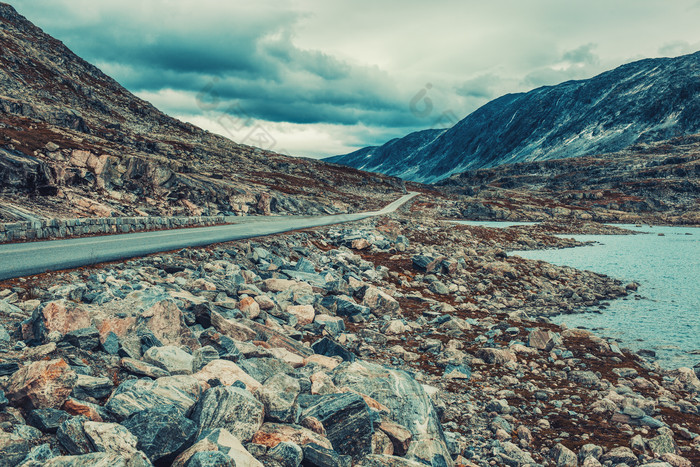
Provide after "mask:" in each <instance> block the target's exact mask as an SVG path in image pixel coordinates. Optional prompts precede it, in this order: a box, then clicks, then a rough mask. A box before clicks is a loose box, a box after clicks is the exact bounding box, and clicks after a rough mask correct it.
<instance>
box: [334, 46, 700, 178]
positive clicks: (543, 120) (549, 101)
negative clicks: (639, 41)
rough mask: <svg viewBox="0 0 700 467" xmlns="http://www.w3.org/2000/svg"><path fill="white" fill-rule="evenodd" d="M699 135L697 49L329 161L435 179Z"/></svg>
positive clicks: (498, 103) (545, 90)
mask: <svg viewBox="0 0 700 467" xmlns="http://www.w3.org/2000/svg"><path fill="white" fill-rule="evenodd" d="M697 132H700V52H698V53H695V54H692V55H686V56H682V57H677V58H661V59H648V60H641V61H638V62H634V63H629V64H626V65H623V66H621V67H619V68H616V69H614V70H612V71H608V72H606V73H603V74H601V75H599V76H596V77H594V78H591V79H588V80H582V81H568V82H565V83H562V84H559V85H557V86H548V87H542V88H538V89H535V90H533V91H530V92H528V93H522V94H508V95H505V96H503V97H500V98H498V99H496V100H494V101H491V102H489V103H488V104H486V105H484V106H483V107H481V108H480V109H478V110H476V111H475V112H474V113H472V114H470V115H469V116H467V117H466V118H465V119H463V120H462V121H460V122H459V123H457V124H456V125H455V126H454V127H452V128H451V129H449V130H447V131H446V132H444V133H442V134H439V135H436V137H435V138H434V140H432V141H430V142H429V143H428V144H425V142H424V141H419V140H418V139H417V138H416V133H414V134H412V135H409V136H407V137H405V138H403V139H400V140H393V141H390V142H389V143H387V144H386V145H384V146H382V147H380V148H365V149H361V150H360V151H357V152H355V153H351V154H348V155H345V156H336V157H335V158H332V159H331V160H332V161H333V162H337V163H341V164H347V165H349V166H352V167H366V168H367V169H371V170H376V171H377V172H381V173H386V174H390V175H396V176H399V177H405V178H406V179H409V180H416V181H421V182H434V181H437V180H440V179H443V178H445V177H447V176H449V175H451V174H454V173H459V172H464V171H466V170H471V169H479V168H487V167H494V166H497V165H501V164H506V163H516V162H524V161H540V160H548V159H559V158H567V157H578V156H585V155H594V154H602V153H608V152H614V151H619V150H621V149H624V148H626V147H628V146H630V145H632V144H634V143H637V142H640V143H648V142H653V141H660V140H665V139H669V138H673V137H677V136H682V135H687V134H693V133H697ZM397 148H401V149H400V150H397ZM368 154H371V155H370V156H368ZM406 154H409V155H410V157H409V158H408V159H405V157H406ZM360 155H362V156H363V157H358V156H360ZM402 160H405V162H406V163H404V164H402V163H401V162H402Z"/></svg>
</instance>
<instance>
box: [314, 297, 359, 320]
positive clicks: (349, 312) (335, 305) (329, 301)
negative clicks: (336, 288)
mask: <svg viewBox="0 0 700 467" xmlns="http://www.w3.org/2000/svg"><path fill="white" fill-rule="evenodd" d="M321 305H322V306H323V307H324V308H326V309H328V310H330V311H331V312H333V313H335V314H336V315H338V316H347V317H350V318H352V317H359V318H361V317H365V318H367V317H369V315H370V309H369V307H367V306H364V305H359V304H357V303H355V302H354V301H353V300H351V299H349V297H347V298H343V297H341V296H336V295H327V296H325V297H323V300H321Z"/></svg>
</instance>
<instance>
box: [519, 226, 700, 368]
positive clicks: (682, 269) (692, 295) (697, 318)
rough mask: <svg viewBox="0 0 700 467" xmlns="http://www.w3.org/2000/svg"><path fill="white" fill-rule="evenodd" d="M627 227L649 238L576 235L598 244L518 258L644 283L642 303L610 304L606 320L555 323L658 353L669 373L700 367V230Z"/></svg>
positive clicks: (591, 316) (590, 316)
mask: <svg viewBox="0 0 700 467" xmlns="http://www.w3.org/2000/svg"><path fill="white" fill-rule="evenodd" d="M622 227H625V228H628V229H630V230H637V231H642V232H649V233H648V234H647V235H574V236H573V237H574V238H576V239H577V240H581V241H588V240H593V241H596V242H599V244H596V245H593V246H585V247H578V248H568V249H563V250H544V251H542V250H540V251H523V252H514V253H513V254H517V255H519V256H521V257H523V258H530V259H540V260H544V261H547V262H550V263H553V264H558V265H566V266H571V267H574V268H577V269H588V270H590V271H595V272H598V273H603V274H607V275H609V276H611V277H615V278H617V279H620V280H622V281H625V283H627V282H632V281H634V282H637V283H639V284H640V287H639V290H638V291H637V294H639V295H641V296H643V297H644V298H643V299H642V300H635V299H634V298H632V296H630V297H629V298H626V299H620V300H614V301H612V302H610V307H609V308H607V309H604V310H602V313H601V314H597V313H584V314H577V315H562V316H558V317H556V318H554V321H555V322H556V323H559V324H561V323H564V324H566V325H567V326H569V327H582V328H586V329H589V330H593V331H594V332H595V333H596V334H599V335H602V336H605V337H612V338H614V339H617V340H618V341H619V342H620V343H621V345H622V346H623V347H627V348H630V349H632V350H635V351H636V350H639V349H651V350H654V351H655V352H656V355H657V358H658V359H659V363H660V364H661V365H663V366H664V367H667V368H677V367H679V366H689V367H692V366H693V365H695V364H697V363H698V362H700V355H693V354H691V352H693V351H695V352H698V351H700V229H697V228H692V227H648V226H644V227H635V226H622ZM659 233H663V234H664V236H659V235H658V234H659ZM688 234H690V235H688ZM569 236H570V235H569Z"/></svg>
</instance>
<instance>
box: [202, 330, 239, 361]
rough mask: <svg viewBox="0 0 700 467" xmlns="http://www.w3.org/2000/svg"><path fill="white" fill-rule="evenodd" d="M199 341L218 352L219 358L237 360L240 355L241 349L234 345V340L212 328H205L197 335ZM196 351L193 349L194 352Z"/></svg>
mask: <svg viewBox="0 0 700 467" xmlns="http://www.w3.org/2000/svg"><path fill="white" fill-rule="evenodd" d="M199 342H200V344H202V345H203V346H206V347H212V348H214V349H215V350H216V351H217V353H218V357H217V358H221V359H222V360H231V361H232V362H237V361H238V360H240V359H241V357H242V355H241V351H240V350H239V348H238V346H237V345H236V341H235V340H233V339H231V338H230V337H229V336H227V335H224V334H222V333H220V332H218V331H217V330H215V329H214V328H209V329H205V330H204V332H202V333H201V334H200V335H199ZM196 352H197V351H196V350H195V353H196ZM193 355H194V354H193ZM212 360H216V359H212ZM210 361H211V360H210ZM207 363H208V362H207Z"/></svg>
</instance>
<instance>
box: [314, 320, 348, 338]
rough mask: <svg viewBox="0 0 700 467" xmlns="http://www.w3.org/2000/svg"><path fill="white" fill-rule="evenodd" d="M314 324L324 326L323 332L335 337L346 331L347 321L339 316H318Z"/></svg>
mask: <svg viewBox="0 0 700 467" xmlns="http://www.w3.org/2000/svg"><path fill="white" fill-rule="evenodd" d="M314 322H315V323H318V324H320V325H322V326H323V330H324V331H325V332H327V333H328V334H330V335H331V336H334V337H336V336H338V335H340V334H341V333H342V332H344V331H345V321H343V318H341V317H339V316H331V315H316V316H315V317H314Z"/></svg>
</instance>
